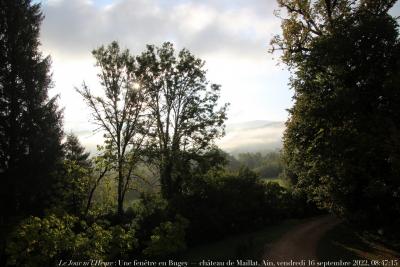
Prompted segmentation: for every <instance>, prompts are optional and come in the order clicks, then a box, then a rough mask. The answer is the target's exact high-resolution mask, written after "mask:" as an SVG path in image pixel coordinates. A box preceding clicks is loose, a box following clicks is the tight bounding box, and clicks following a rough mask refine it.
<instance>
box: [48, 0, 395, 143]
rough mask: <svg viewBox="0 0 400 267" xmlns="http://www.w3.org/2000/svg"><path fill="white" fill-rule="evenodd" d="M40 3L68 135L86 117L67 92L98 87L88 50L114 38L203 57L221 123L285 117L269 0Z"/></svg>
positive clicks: (85, 128) (286, 97)
mask: <svg viewBox="0 0 400 267" xmlns="http://www.w3.org/2000/svg"><path fill="white" fill-rule="evenodd" d="M40 2H42V5H43V11H44V15H45V20H44V21H43V25H42V32H41V41H42V45H43V51H44V54H50V55H51V58H52V62H53V64H52V70H53V80H54V83H55V88H54V89H53V90H52V91H51V94H53V95H54V94H60V104H61V106H63V107H64V108H65V111H64V116H65V129H66V131H67V132H69V131H71V130H72V131H74V132H75V133H77V134H79V135H80V136H81V137H82V136H83V137H84V138H90V137H89V135H90V131H91V130H92V129H93V126H92V125H91V124H90V123H88V121H89V118H90V116H89V111H88V109H87V108H86V106H85V104H84V103H83V101H82V99H81V97H80V96H79V95H78V94H77V93H76V91H75V90H74V87H76V86H80V85H81V84H82V81H85V82H86V83H87V84H89V86H90V87H92V88H93V89H96V88H99V86H98V82H97V77H96V68H95V67H94V60H93V58H92V57H91V51H92V50H93V49H94V48H96V47H98V46H100V45H102V44H108V43H110V42H111V41H113V40H116V41H118V42H119V43H120V45H121V46H122V47H124V48H129V49H130V50H131V52H132V53H133V54H138V53H140V52H141V51H143V50H144V48H145V45H146V44H155V45H160V44H161V43H163V42H164V41H171V42H173V43H174V44H175V46H176V48H177V49H181V48H183V47H185V48H188V49H189V50H190V51H191V52H192V53H194V54H195V55H196V56H198V57H200V58H202V59H204V60H205V61H206V68H207V69H208V79H209V80H210V81H211V82H213V83H218V84H221V85H222V91H221V95H222V97H221V102H230V103H231V106H230V109H229V113H228V117H229V119H228V123H235V122H243V121H252V120H270V121H285V120H286V118H287V112H286V109H287V108H289V107H291V105H292V101H291V97H292V92H291V91H290V90H289V88H288V86H287V83H288V77H289V74H288V72H287V71H286V70H285V66H284V65H282V64H281V65H277V63H278V61H277V60H276V59H275V60H274V59H273V56H272V55H270V54H269V53H268V49H269V42H270V39H271V38H272V36H273V35H274V34H277V33H279V32H280V26H279V25H280V21H279V19H278V18H276V17H275V16H274V15H273V11H274V10H275V9H277V5H276V3H275V2H276V1H275V0H201V1H200V0H44V1H40ZM396 10H399V9H398V6H397V7H396ZM397 14H400V12H397ZM85 135H86V137H85ZM83 141H84V142H85V140H83Z"/></svg>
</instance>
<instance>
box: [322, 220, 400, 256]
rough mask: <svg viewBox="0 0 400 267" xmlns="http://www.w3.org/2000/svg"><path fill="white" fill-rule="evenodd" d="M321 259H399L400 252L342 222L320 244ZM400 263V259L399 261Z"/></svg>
mask: <svg viewBox="0 0 400 267" xmlns="http://www.w3.org/2000/svg"><path fill="white" fill-rule="evenodd" d="M317 256H318V259H319V260H323V261H327V260H340V259H342V260H348V261H352V260H356V259H365V260H396V259H397V260H399V259H400V252H396V251H394V250H393V249H390V248H388V247H387V246H385V245H383V244H381V243H378V242H375V241H370V240H367V239H366V238H365V237H363V236H361V235H360V234H357V233H356V231H354V230H353V229H352V228H351V227H349V226H347V225H346V224H344V223H341V224H339V225H337V226H336V227H334V228H333V229H331V230H330V231H328V233H327V234H326V235H325V236H324V237H323V238H322V239H321V241H320V242H319V244H318V249H317ZM399 264H400V261H399Z"/></svg>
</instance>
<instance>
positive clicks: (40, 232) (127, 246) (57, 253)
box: [7, 214, 137, 267]
mask: <svg viewBox="0 0 400 267" xmlns="http://www.w3.org/2000/svg"><path fill="white" fill-rule="evenodd" d="M136 246H137V239H136V237H135V229H134V227H132V226H126V227H122V226H119V225H117V226H111V227H108V226H107V225H106V224H104V225H101V224H99V223H93V224H92V225H88V224H87V223H86V222H84V221H79V220H78V218H77V217H74V216H71V215H64V216H61V217H57V216H55V215H53V214H51V215H48V216H46V217H44V218H38V217H29V218H28V219H26V220H24V221H22V222H21V224H20V225H19V226H18V227H17V228H16V230H15V231H14V233H13V234H12V237H11V239H10V242H9V243H8V246H7V254H8V264H9V265H11V266H29V267H36V266H38V267H39V266H54V265H55V264H56V262H57V261H58V260H62V259H79V260H82V259H99V260H112V259H115V258H126V257H128V254H129V253H132V252H133V250H134V248H135V247H136Z"/></svg>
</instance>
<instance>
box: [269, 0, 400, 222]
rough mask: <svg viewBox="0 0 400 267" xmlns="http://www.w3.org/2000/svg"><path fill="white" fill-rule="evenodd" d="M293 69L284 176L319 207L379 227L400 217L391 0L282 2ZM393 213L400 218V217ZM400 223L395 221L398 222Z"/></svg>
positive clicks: (399, 114) (397, 71)
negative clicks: (291, 100) (286, 15)
mask: <svg viewBox="0 0 400 267" xmlns="http://www.w3.org/2000/svg"><path fill="white" fill-rule="evenodd" d="M278 2H279V4H280V5H281V7H283V8H285V9H286V11H287V12H288V18H286V19H284V20H283V23H282V29H283V35H282V37H279V36H277V37H276V38H275V39H274V40H273V41H272V43H273V45H274V48H277V49H281V50H283V56H282V59H283V61H284V62H285V63H287V64H288V65H289V66H290V67H291V70H292V73H293V76H292V79H291V87H292V88H293V89H294V91H295V96H294V99H295V104H294V106H293V108H292V109H291V110H290V118H289V120H288V121H287V130H286V132H285V135H284V158H285V162H286V172H287V173H288V174H289V176H290V177H291V179H292V181H293V182H294V183H295V184H296V186H297V187H298V188H300V189H303V190H305V191H306V192H307V193H308V195H309V197H310V198H311V199H313V200H314V201H316V202H317V203H318V204H319V205H320V206H321V207H324V208H327V209H330V210H331V211H334V212H335V213H336V214H339V215H341V216H344V217H345V218H347V219H350V220H352V221H353V222H357V223H360V224H364V225H367V224H370V225H369V226H374V227H381V226H382V225H385V224H390V223H394V222H395V221H394V220H392V218H393V217H396V216H397V217H399V215H400V204H399V203H400V179H399V174H400V142H399V140H400V138H399V137H400V130H399V128H398V125H400V111H399V109H398V107H399V106H400V94H399V89H400V88H399V84H400V83H399V82H400V80H399V77H400V41H399V32H398V24H397V22H396V20H395V18H393V17H391V16H390V15H389V14H388V11H389V9H390V8H391V7H392V6H393V5H394V3H395V2H396V1H393V0H392V1H389V0H378V1H376V0H361V1H349V0H324V1H322V0H321V1H302V0H279V1H278ZM395 214H396V215H395ZM397 222H398V221H397Z"/></svg>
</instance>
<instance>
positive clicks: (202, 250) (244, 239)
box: [181, 220, 304, 261]
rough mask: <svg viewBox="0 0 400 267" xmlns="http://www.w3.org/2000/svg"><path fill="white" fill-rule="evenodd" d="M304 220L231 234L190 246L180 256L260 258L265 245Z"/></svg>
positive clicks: (215, 258)
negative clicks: (224, 237)
mask: <svg viewBox="0 0 400 267" xmlns="http://www.w3.org/2000/svg"><path fill="white" fill-rule="evenodd" d="M303 221H304V220H287V221H285V222H282V223H279V224H278V225H274V226H269V227H266V228H264V229H262V230H260V231H256V232H251V233H247V234H241V235H237V236H232V237H229V238H226V239H224V240H221V241H218V242H215V243H211V244H206V245H202V246H199V247H195V248H192V249H190V250H188V251H187V252H186V253H184V254H183V255H182V256H181V258H182V259H186V260H191V261H200V260H205V259H211V260H229V259H238V258H240V259H255V260H256V259H260V257H261V255H262V253H263V252H264V250H265V245H266V244H270V243H272V242H273V241H275V240H277V239H278V238H280V237H281V236H282V235H283V234H284V233H286V232H287V231H288V230H289V229H291V228H292V227H294V226H296V225H297V224H300V223H302V222H303Z"/></svg>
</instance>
